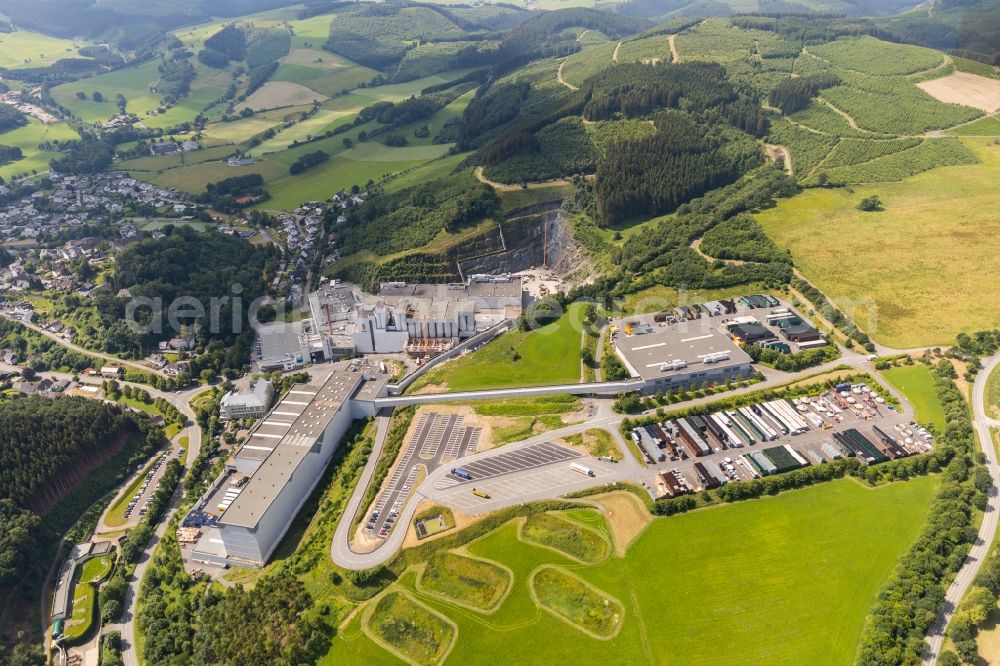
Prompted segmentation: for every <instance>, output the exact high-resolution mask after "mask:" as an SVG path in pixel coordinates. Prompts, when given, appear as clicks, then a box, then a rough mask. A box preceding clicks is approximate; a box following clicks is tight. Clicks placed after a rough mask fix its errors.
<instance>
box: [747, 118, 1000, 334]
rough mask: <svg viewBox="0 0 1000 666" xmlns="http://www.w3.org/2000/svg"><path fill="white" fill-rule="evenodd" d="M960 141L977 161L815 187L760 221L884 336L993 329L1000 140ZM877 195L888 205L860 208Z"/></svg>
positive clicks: (814, 277)
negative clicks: (897, 178)
mask: <svg viewBox="0 0 1000 666" xmlns="http://www.w3.org/2000/svg"><path fill="white" fill-rule="evenodd" d="M962 142H963V144H964V145H965V146H966V147H967V148H969V149H970V150H971V151H972V152H973V153H974V154H975V156H976V157H977V158H978V159H979V160H980V163H979V164H973V165H966V166H954V167H944V168H940V169H932V170H930V171H926V172H924V173H921V174H919V175H917V176H913V177H910V178H907V179H906V180H903V181H901V182H897V183H881V184H878V185H865V186H858V187H855V188H854V191H853V192H848V191H846V190H843V189H837V190H833V189H811V190H807V191H805V192H803V193H801V194H799V195H797V196H795V197H793V198H791V199H785V200H782V201H780V202H779V203H778V205H777V207H775V208H773V209H771V210H767V211H763V212H761V213H760V214H758V216H757V219H758V221H759V222H760V223H761V225H762V226H763V227H764V229H765V231H767V233H768V234H769V235H770V236H771V237H772V238H773V239H774V240H775V242H776V243H777V244H778V245H779V246H781V247H786V248H789V249H790V250H791V252H792V258H793V260H794V261H795V263H796V265H797V266H798V267H799V269H800V270H801V271H802V273H803V274H804V275H805V276H806V278H808V279H809V280H810V281H812V282H813V283H814V284H815V285H816V286H817V287H818V288H819V289H821V290H822V291H824V292H825V293H826V294H827V295H829V296H830V297H831V298H833V299H834V300H835V301H837V302H838V303H839V304H840V305H841V306H842V307H844V308H846V309H848V310H851V311H852V312H848V314H852V315H853V316H854V318H855V321H856V322H857V323H858V325H859V326H861V328H863V329H865V330H866V331H867V332H868V333H869V334H870V335H871V336H872V337H873V338H874V339H875V340H876V341H878V342H881V343H883V344H886V345H889V346H892V347H896V348H907V347H914V346H924V345H935V344H948V343H949V342H951V341H952V340H954V337H955V335H956V334H957V333H958V332H960V331H976V330H984V329H989V328H995V327H997V326H998V325H1000V314H998V313H997V312H996V311H994V310H992V309H990V308H983V307H982V306H981V304H982V303H983V302H988V301H989V300H990V299H991V298H993V293H994V287H995V285H996V283H997V280H998V279H1000V273H998V268H997V265H996V261H995V257H994V252H993V239H995V238H996V235H997V233H1000V221H998V220H997V219H996V216H995V215H993V213H992V211H995V210H997V207H998V206H1000V192H998V191H997V189H996V182H997V178H998V177H1000V146H998V145H995V144H994V143H993V141H992V140H990V139H971V138H970V139H963V140H962ZM793 159H794V153H793ZM871 194H877V195H878V196H879V198H880V199H881V200H882V202H883V206H884V210H883V211H880V212H875V213H862V212H860V211H858V210H857V208H856V206H857V203H858V201H860V200H861V199H862V198H863V197H865V196H869V195H871ZM852 304H854V305H855V306H856V307H852ZM872 306H874V309H873V308H872ZM932 312H947V316H944V317H933V316H928V313H932Z"/></svg>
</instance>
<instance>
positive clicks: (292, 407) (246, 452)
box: [183, 368, 386, 567]
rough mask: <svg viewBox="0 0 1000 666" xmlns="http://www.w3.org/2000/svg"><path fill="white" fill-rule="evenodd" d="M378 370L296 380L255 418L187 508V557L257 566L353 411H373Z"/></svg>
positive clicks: (356, 414) (379, 389) (382, 382)
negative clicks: (216, 474) (237, 446)
mask: <svg viewBox="0 0 1000 666" xmlns="http://www.w3.org/2000/svg"><path fill="white" fill-rule="evenodd" d="M385 387H386V377H385V376H384V375H380V374H378V373H377V372H368V371H365V370H359V369H357V368H355V371H353V372H352V371H350V370H334V371H333V372H332V374H331V375H330V377H329V379H327V380H326V381H325V382H324V383H323V384H321V385H318V384H296V385H294V386H293V387H292V388H291V389H290V390H289V391H288V393H287V394H286V395H285V396H284V397H282V398H281V399H280V400H279V401H278V403H277V404H276V405H275V407H274V409H272V410H271V412H270V413H269V414H268V415H267V417H266V418H264V419H263V420H261V421H259V422H257V424H255V427H254V428H253V429H252V430H251V432H250V434H249V437H248V438H247V440H246V442H245V443H244V444H243V446H242V447H241V448H240V449H239V451H238V452H237V453H236V455H235V456H233V457H232V458H230V459H229V460H228V461H227V462H226V469H225V471H224V472H223V474H222V475H220V476H219V478H217V479H216V480H215V482H214V483H213V484H212V486H211V487H210V488H209V490H208V492H206V493H205V494H204V495H203V496H202V497H201V498H200V499H199V501H198V503H197V504H196V505H195V507H194V508H193V509H192V511H191V512H190V513H189V514H188V515H187V517H186V518H185V520H184V523H183V526H184V528H194V531H193V533H192V532H190V531H189V532H188V533H187V534H188V540H189V541H194V542H195V543H194V547H193V549H192V551H191V558H192V559H194V560H196V561H199V562H205V563H210V564H219V565H225V564H229V565H239V566H256V567H260V566H263V565H264V564H265V563H266V562H267V559H268V558H269V557H270V556H271V554H272V553H273V552H274V549H275V548H276V547H277V545H278V543H279V542H280V541H281V538H282V537H283V536H284V534H285V532H286V531H287V530H288V527H289V526H290V525H291V523H292V520H293V519H294V518H295V515H296V513H297V512H298V511H299V509H300V508H301V506H302V504H303V503H304V502H305V501H306V499H307V498H308V497H309V494H310V493H311V492H312V490H313V488H314V487H315V486H316V483H317V482H318V481H319V479H320V478H321V477H322V475H323V471H324V470H325V469H326V466H327V464H328V463H329V462H330V458H331V457H332V456H333V453H334V451H336V449H337V447H338V446H339V445H340V442H341V439H342V438H343V436H344V434H345V433H346V432H347V429H348V427H349V426H350V424H351V421H353V420H354V419H356V418H364V417H368V416H373V415H374V414H375V404H374V400H375V398H377V397H380V396H383V395H384V394H385Z"/></svg>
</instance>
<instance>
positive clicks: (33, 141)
mask: <svg viewBox="0 0 1000 666" xmlns="http://www.w3.org/2000/svg"><path fill="white" fill-rule="evenodd" d="M79 138H80V137H79V135H77V133H76V131H74V130H73V128H72V127H70V126H69V125H67V124H66V123H51V124H48V125H47V124H45V123H42V122H41V121H39V120H37V119H35V118H29V119H28V124H27V125H25V126H24V127H18V128H16V129H13V130H10V131H9V132H4V133H3V134H0V143H2V144H4V145H6V146H17V147H18V148H20V149H21V152H22V153H24V157H23V158H22V159H19V160H17V161H16V162H10V163H9V164H4V165H0V177H3V178H4V179H8V180H9V179H10V177H11V176H14V175H18V174H23V173H30V172H31V171H36V170H37V171H46V170H48V168H49V161H50V160H52V159H53V158H55V157H58V156H59V154H58V153H49V152H45V151H42V150H39V149H38V144H40V143H42V142H44V141H57V140H63V141H65V140H69V139H79Z"/></svg>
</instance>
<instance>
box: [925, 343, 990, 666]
mask: <svg viewBox="0 0 1000 666" xmlns="http://www.w3.org/2000/svg"><path fill="white" fill-rule="evenodd" d="M997 365H1000V354H998V355H996V356H993V357H991V358H989V359H987V360H986V361H985V362H984V363H983V369H982V370H980V371H979V374H978V375H976V381H975V383H974V384H973V385H972V414H973V425H974V426H975V428H976V434H978V435H979V443H980V445H981V446H982V449H983V453H984V454H985V455H986V466H987V469H989V471H990V476H991V477H992V478H993V486H992V487H991V488H990V492H989V498H988V500H987V505H986V512H985V513H984V514H983V522H982V524H981V525H980V526H979V536H977V537H976V542H975V543H974V544H973V545H972V549H971V550H970V551H969V555H968V556H967V557H966V558H965V562H964V563H963V564H962V568H961V569H959V570H958V575H957V576H955V580H954V582H952V584H951V586H950V587H949V588H948V591H947V592H946V593H945V597H944V609H943V610H942V611H941V614H940V615H939V616H938V618H937V619H936V620H935V621H934V624H932V625H931V628H930V631H928V632H927V639H926V640H927V644H926V647H925V648H924V658H923V663H924V664H926V665H927V666H933V664H936V663H937V660H938V657H939V656H940V654H941V645H942V644H943V643H944V634H945V630H946V629H947V628H948V623H949V622H951V618H952V616H953V615H954V614H955V610H956V609H957V608H958V604H959V602H960V601H961V600H962V597H963V596H965V593H966V591H967V590H968V589H969V587H971V586H972V581H973V580H975V578H976V574H978V573H979V567H981V566H982V564H983V562H984V561H985V560H986V556H987V555H988V554H989V549H990V545H991V544H992V543H993V537H994V535H995V534H996V532H997V523H998V520H1000V497H998V495H997V488H1000V465H998V464H997V454H996V448H995V447H994V446H993V438H992V436H991V435H992V434H991V433H990V428H991V427H993V428H1000V421H998V420H997V419H994V418H992V417H990V416H988V415H987V414H986V383H987V381H988V380H989V376H990V373H991V372H992V371H993V369H994V368H996V367H997Z"/></svg>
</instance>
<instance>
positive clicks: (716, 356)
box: [611, 317, 753, 393]
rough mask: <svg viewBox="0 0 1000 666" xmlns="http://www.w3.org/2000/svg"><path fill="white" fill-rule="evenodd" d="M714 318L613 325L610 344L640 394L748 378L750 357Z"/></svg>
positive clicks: (636, 321) (638, 320)
mask: <svg viewBox="0 0 1000 666" xmlns="http://www.w3.org/2000/svg"><path fill="white" fill-rule="evenodd" d="M718 323H719V321H718V320H717V319H713V318H707V317H706V318H703V319H696V320H694V321H687V322H681V323H679V324H665V323H660V324H652V323H647V322H645V321H643V318H638V319H635V320H632V319H630V320H629V321H628V322H625V321H621V322H616V323H615V328H614V329H612V338H611V342H612V345H613V346H614V349H615V351H616V353H617V355H618V358H619V359H620V360H621V362H622V364H623V365H624V366H625V368H626V369H627V370H628V371H629V373H630V374H631V375H632V376H633V377H641V378H642V379H643V380H644V386H643V388H642V390H643V392H645V393H655V392H657V391H664V392H669V391H675V390H681V389H686V388H690V387H697V386H701V385H703V384H706V385H718V384H725V383H726V382H728V381H735V380H739V379H744V378H746V377H749V376H750V375H751V373H752V371H753V370H752V367H751V364H752V359H751V358H750V356H749V355H748V354H747V353H746V352H745V351H743V350H742V349H741V348H740V347H739V345H737V344H736V343H735V342H734V341H733V340H732V339H731V338H730V337H729V335H727V334H726V333H725V332H723V331H721V330H719V328H718V326H717V324H718Z"/></svg>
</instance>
